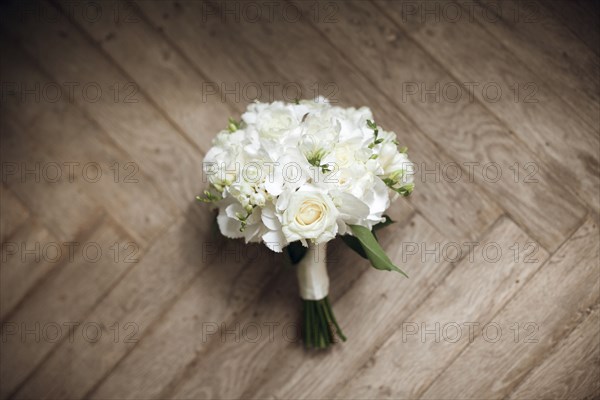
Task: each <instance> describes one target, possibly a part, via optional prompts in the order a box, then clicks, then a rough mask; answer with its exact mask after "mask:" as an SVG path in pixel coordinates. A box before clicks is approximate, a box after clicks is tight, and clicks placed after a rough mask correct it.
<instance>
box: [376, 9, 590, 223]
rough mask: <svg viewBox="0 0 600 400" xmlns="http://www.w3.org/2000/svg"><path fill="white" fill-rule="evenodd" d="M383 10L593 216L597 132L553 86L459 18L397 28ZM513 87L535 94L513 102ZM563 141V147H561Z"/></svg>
mask: <svg viewBox="0 0 600 400" xmlns="http://www.w3.org/2000/svg"><path fill="white" fill-rule="evenodd" d="M438 3H441V4H442V5H443V4H445V3H446V2H438ZM385 5H386V6H387V7H386V10H387V12H388V13H389V15H391V16H392V17H393V18H394V21H395V22H396V23H397V24H398V26H401V27H402V29H404V30H406V32H407V33H408V34H409V35H410V36H411V37H412V38H414V39H415V40H416V41H417V42H418V43H419V44H420V45H421V46H423V48H424V49H425V50H426V51H427V52H428V53H429V54H431V55H433V56H434V57H435V59H437V60H438V61H439V62H440V63H441V64H442V65H444V67H445V68H446V69H447V70H448V71H449V72H450V73H451V74H452V75H453V76H455V77H456V78H457V79H458V80H459V82H474V83H475V84H477V88H478V89H479V90H473V94H474V97H475V98H476V99H478V101H480V102H481V103H483V104H484V105H485V107H487V108H488V109H490V110H491V111H492V112H494V114H496V115H497V116H498V117H499V118H500V119H501V120H502V121H503V122H504V123H505V124H506V125H507V126H508V127H509V128H510V129H511V131H512V132H514V133H515V135H517V137H519V138H520V139H521V140H522V141H523V142H524V143H525V144H526V146H528V147H529V148H531V150H533V152H534V153H535V154H537V156H538V157H539V158H540V159H541V160H542V161H543V162H544V164H541V165H539V169H540V170H544V169H546V168H549V169H550V171H551V173H552V174H555V175H556V176H557V177H558V179H559V180H560V181H562V182H568V187H569V188H570V189H571V190H573V191H575V193H577V195H578V196H580V197H581V198H583V199H584V200H585V201H586V203H587V204H588V206H589V207H591V208H592V209H594V210H595V211H596V212H597V211H598V207H600V206H599V205H600V197H599V196H600V191H599V190H598V188H599V187H600V173H599V172H598V167H599V163H598V155H597V154H596V153H595V149H598V147H599V146H600V142H599V140H600V139H599V137H598V135H597V131H598V129H597V127H592V126H590V125H588V124H586V123H585V122H584V121H583V120H582V119H581V118H578V117H576V116H575V115H574V114H573V112H572V108H571V107H569V106H568V104H567V103H565V101H564V100H562V98H561V97H559V96H558V95H557V94H556V92H555V90H554V87H553V85H551V84H549V83H547V82H546V81H544V80H542V79H541V78H540V76H539V75H538V74H537V73H535V71H534V70H532V69H530V68H529V66H528V64H527V63H526V61H522V60H520V59H518V58H517V57H516V56H514V55H513V54H512V53H510V52H509V51H507V48H506V47H504V46H503V45H502V43H500V42H499V41H498V40H494V38H493V37H492V36H491V35H490V34H489V33H488V32H487V31H486V30H484V29H483V27H482V26H480V25H478V24H474V23H470V22H469V20H468V19H464V18H463V19H461V20H460V21H458V22H455V21H451V20H448V19H440V20H439V21H435V20H429V21H428V20H425V21H424V22H421V21H422V20H418V21H413V22H412V23H406V22H404V23H403V17H402V16H401V11H402V10H401V7H400V3H385ZM486 85H487V86H486ZM515 85H516V86H515ZM526 85H529V86H526ZM490 87H494V88H495V89H489V88H490ZM514 87H520V88H521V89H523V90H535V91H536V93H535V95H534V96H533V97H531V98H521V97H520V95H519V96H518V97H515V96H514V95H513V94H514V92H513V91H512V90H511V88H514ZM484 88H486V89H484ZM528 88H529V89H528ZM488 89H489V91H488ZM528 93H529V92H528ZM567 110H568V111H567ZM508 116H510V117H508ZM566 141H568V142H569V143H570V145H569V146H564V143H565V142H566Z"/></svg>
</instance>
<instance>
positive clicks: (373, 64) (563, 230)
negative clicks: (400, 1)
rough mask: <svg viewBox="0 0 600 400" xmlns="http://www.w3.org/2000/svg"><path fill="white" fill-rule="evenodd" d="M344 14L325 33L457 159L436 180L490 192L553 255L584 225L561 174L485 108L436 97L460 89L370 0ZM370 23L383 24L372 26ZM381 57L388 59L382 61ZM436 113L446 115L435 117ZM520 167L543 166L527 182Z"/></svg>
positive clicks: (344, 9) (354, 4)
mask: <svg viewBox="0 0 600 400" xmlns="http://www.w3.org/2000/svg"><path fill="white" fill-rule="evenodd" d="M304 4H306V3H304ZM337 16H338V19H339V21H338V23H336V24H319V29H321V31H322V33H323V36H324V37H326V38H327V40H330V41H332V42H333V43H334V44H336V45H337V47H338V48H340V49H342V51H343V53H344V55H345V56H346V57H347V58H346V60H347V61H348V62H351V63H354V64H356V65H357V66H358V67H359V68H360V69H361V70H362V71H367V75H368V76H369V77H370V78H371V79H372V80H379V81H380V82H381V90H382V91H383V92H385V93H388V94H389V96H390V98H393V99H395V101H396V102H397V105H398V108H399V109H400V110H404V109H405V110H406V111H404V113H405V114H406V115H407V116H409V117H410V118H412V119H413V120H414V121H415V123H416V124H418V125H419V126H421V127H423V128H424V130H425V132H427V133H429V135H430V136H431V137H432V138H435V140H436V142H437V143H439V144H441V145H442V146H443V147H444V149H446V151H448V152H449V154H450V155H451V156H452V157H453V159H454V160H456V161H455V162H454V163H452V164H449V163H441V166H439V170H440V172H441V173H440V174H439V176H437V177H436V179H437V180H436V183H437V181H439V180H446V181H449V182H452V181H458V182H460V181H463V182H467V183H471V185H472V186H477V185H479V186H481V187H483V188H485V189H486V190H487V191H488V192H489V193H490V197H491V198H493V199H494V200H496V201H497V202H499V203H500V204H501V205H502V207H503V208H504V209H505V210H507V211H508V212H509V213H510V214H511V216H513V218H515V220H516V221H518V222H519V224H520V225H522V226H524V227H525V228H526V229H527V231H528V232H530V235H531V236H532V237H533V238H534V239H536V240H539V241H540V242H541V243H542V245H543V246H544V247H546V248H548V249H551V250H555V249H556V248H557V247H558V245H559V244H560V243H561V242H562V240H563V238H564V235H566V234H569V233H571V232H572V231H573V229H574V228H576V227H577V226H579V224H580V223H581V221H582V219H583V217H584V216H585V208H584V207H583V205H581V204H579V203H578V200H577V198H576V197H575V196H571V198H570V200H569V201H567V204H569V205H571V206H572V208H570V209H569V210H567V209H565V203H564V202H563V201H562V199H561V200H559V199H557V198H556V196H555V195H554V194H553V188H554V187H556V186H558V185H560V182H559V181H557V180H556V178H555V176H556V172H554V171H552V170H549V169H547V168H545V167H543V166H541V165H542V163H541V161H540V158H538V157H536V156H535V155H534V154H532V153H531V152H529V151H527V149H526V148H525V147H524V146H522V144H521V143H520V142H519V141H518V140H517V138H515V137H514V135H512V134H511V132H510V131H509V130H508V129H507V128H506V127H505V126H504V125H503V124H502V122H501V121H499V120H498V119H497V118H496V117H495V116H494V115H492V114H490V113H489V112H487V110H486V109H485V107H484V106H482V105H481V104H480V103H478V102H474V101H472V100H471V99H470V97H469V96H467V95H466V94H465V95H461V96H460V97H459V98H458V99H457V100H456V101H448V99H446V98H445V97H443V96H442V93H444V92H443V89H440V92H439V93H436V90H435V89H434V88H435V87H439V88H448V87H452V85H456V83H455V80H454V79H453V78H452V77H451V76H450V75H449V74H448V73H447V72H446V71H444V70H443V69H442V67H441V66H440V65H439V64H437V63H436V61H435V60H434V59H432V58H431V57H429V55H428V54H426V53H425V52H424V51H423V50H422V48H420V47H419V46H418V45H417V44H416V43H415V42H414V41H413V40H411V39H410V38H409V37H407V35H406V34H404V33H403V32H402V31H401V30H399V29H398V28H397V27H396V26H395V25H394V24H392V23H391V22H390V21H389V20H387V19H386V18H385V16H384V15H382V13H381V12H380V11H379V10H377V9H376V8H375V7H373V6H372V5H370V4H369V3H366V2H346V3H343V5H341V7H340V9H339V12H338V14H337ZM371 19H377V20H378V21H380V23H378V24H377V25H373V24H370V23H369V20H371ZM349 35H352V36H350V38H351V39H352V40H353V41H356V42H359V43H360V42H364V43H365V45H367V44H368V43H372V45H371V46H365V47H366V48H367V49H368V50H367V51H364V52H361V53H358V54H357V53H356V51H355V50H354V48H353V47H347V46H344V45H343V44H344V43H345V42H346V41H347V40H348V39H349ZM382 59H385V60H387V61H386V62H385V63H382V62H380V60H382ZM390 65H393V68H390V67H389V66H390ZM415 87H417V88H418V89H417V92H416V95H411V94H409V93H413V92H412V88H415ZM426 88H429V89H430V90H431V89H433V90H432V91H433V92H434V96H435V97H434V98H431V96H430V97H429V98H427V97H425V98H424V97H423V93H424V92H425V90H427V89H426ZM438 95H439V96H438ZM448 96H451V95H448ZM432 113H435V114H436V115H441V116H445V118H431V115H432ZM419 161H420V160H419ZM428 161H429V160H428ZM439 164H440V162H439V160H436V164H433V165H432V162H431V161H429V162H426V163H425V164H424V165H423V166H422V168H421V177H423V175H424V174H425V169H426V170H433V171H435V170H436V166H437V165H439ZM490 165H495V166H496V167H497V168H498V170H499V171H501V172H500V173H501V174H502V176H500V177H499V178H496V177H495V175H492V174H489V173H488V172H489V171H491V169H487V168H489V167H486V166H490ZM515 165H518V166H519V168H521V167H520V166H523V167H525V166H526V165H529V166H533V165H535V166H539V168H538V170H537V171H536V172H535V173H534V174H533V175H534V177H531V179H527V178H524V177H523V176H517V175H515V174H513V173H512V172H513V171H512V170H511V168H512V169H515ZM496 167H494V168H496ZM458 168H460V171H458ZM511 175H512V176H511ZM426 177H427V176H426ZM436 186H437V185H436ZM473 189H474V188H473ZM540 203H543V204H544V205H545V207H544V209H541V208H540V207H539V204H540ZM551 209H552V210H554V211H550V210H551ZM557 214H560V215H561V218H560V219H557V218H556V215H557Z"/></svg>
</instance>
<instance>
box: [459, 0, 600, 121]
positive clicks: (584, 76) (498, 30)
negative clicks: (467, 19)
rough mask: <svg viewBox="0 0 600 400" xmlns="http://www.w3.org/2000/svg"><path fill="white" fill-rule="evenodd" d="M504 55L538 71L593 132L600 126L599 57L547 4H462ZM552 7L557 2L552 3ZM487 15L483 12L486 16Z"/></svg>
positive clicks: (488, 0) (488, 1) (487, 1)
mask: <svg viewBox="0 0 600 400" xmlns="http://www.w3.org/2000/svg"><path fill="white" fill-rule="evenodd" d="M459 2H460V3H461V4H462V5H463V6H464V7H465V9H464V12H467V13H468V12H469V10H473V11H472V14H473V17H474V19H475V20H477V21H478V22H479V23H480V24H481V25H482V26H483V27H484V28H485V29H486V30H487V31H489V32H490V33H492V35H493V36H494V38H496V39H497V40H499V41H500V42H501V43H502V44H503V45H504V47H505V48H506V51H508V52H511V53H513V54H514V55H515V56H517V57H518V58H519V59H520V60H521V61H522V62H523V63H524V64H525V65H527V66H529V68H531V69H532V70H534V71H535V72H536V73H537V74H538V75H539V77H540V78H541V79H543V80H544V81H545V82H546V83H547V84H548V85H549V86H550V87H552V89H553V90H554V91H555V93H556V94H558V95H559V96H560V98H561V99H563V100H564V101H565V102H567V103H569V104H570V105H571V106H572V109H573V110H574V111H575V112H576V113H577V115H578V116H579V117H580V118H582V119H583V120H584V121H586V122H587V123H588V125H590V126H591V127H592V128H595V129H598V127H599V125H600V113H599V112H598V108H599V107H600V95H599V94H598V93H600V82H599V72H600V64H599V62H600V58H598V55H597V54H596V53H594V52H593V51H592V50H590V48H589V47H587V46H586V45H585V44H584V43H583V42H582V41H581V40H580V39H579V38H577V37H576V36H575V35H574V34H573V33H572V32H571V31H570V30H569V29H568V28H567V27H566V26H565V25H563V24H562V23H561V22H559V21H558V20H557V19H556V18H554V16H553V15H552V13H551V12H550V11H548V10H547V9H546V8H544V3H545V2H533V1H532V2H527V3H524V2H519V1H515V0H510V1H502V2H498V0H484V1H482V2H481V5H479V4H477V5H475V6H474V7H473V3H469V2H468V1H464V0H459ZM551 3H553V2H551ZM484 10H485V11H484Z"/></svg>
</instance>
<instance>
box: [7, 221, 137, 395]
mask: <svg viewBox="0 0 600 400" xmlns="http://www.w3.org/2000/svg"><path fill="white" fill-rule="evenodd" d="M90 229H91V231H92V232H87V233H83V234H82V236H80V237H79V238H78V239H77V242H78V243H80V245H79V246H77V245H75V244H74V243H72V245H71V247H70V248H71V249H72V250H73V251H72V253H70V251H69V248H66V247H65V248H63V250H64V251H65V253H66V255H65V256H64V257H63V258H62V263H61V265H59V266H58V265H57V266H55V268H54V271H53V272H52V273H51V274H49V275H48V277H47V279H45V280H44V282H43V284H41V285H39V286H38V287H37V288H36V290H35V291H32V293H31V294H30V295H28V297H27V299H26V300H25V301H24V302H23V303H22V304H21V305H20V306H19V308H18V309H17V310H16V312H15V313H13V314H11V316H10V317H9V319H8V320H6V321H3V334H4V337H3V340H5V341H4V342H3V344H2V353H1V354H0V362H1V366H2V368H1V369H0V376H1V378H2V386H1V387H0V392H1V394H2V397H3V398H7V397H8V395H10V394H11V393H13V391H14V390H15V389H18V388H19V387H20V385H22V384H23V383H24V382H25V380H26V379H27V377H28V376H29V374H30V373H31V372H33V371H34V370H35V369H36V367H37V366H38V365H40V363H42V362H43V361H44V359H45V358H46V357H47V356H48V355H49V354H52V351H53V349H54V348H55V347H56V346H58V345H59V344H58V343H59V342H63V343H64V342H68V341H69V340H71V339H69V338H70V337H71V338H72V340H73V343H79V344H80V345H83V346H88V347H93V346H95V345H98V344H99V343H100V342H94V341H93V340H86V336H82V334H81V333H82V332H83V335H87V334H89V336H87V338H88V339H89V338H92V339H93V338H95V336H96V335H97V334H99V333H97V332H96V328H97V327H100V326H101V329H102V333H103V334H104V338H103V339H102V340H103V341H106V342H108V343H110V344H111V345H114V343H113V342H112V338H109V337H110V334H109V331H108V329H109V327H110V326H111V325H112V324H113V322H114V320H113V319H112V318H111V317H110V315H106V316H104V318H94V319H86V315H87V313H88V312H89V310H90V309H91V308H92V307H93V306H94V304H95V303H96V302H97V301H98V299H100V298H102V296H103V295H104V294H105V293H106V292H107V291H108V290H110V288H111V287H112V285H113V284H114V283H115V282H118V281H119V279H120V277H121V276H122V275H124V274H125V273H127V272H128V271H129V270H130V269H131V268H132V265H134V264H131V263H127V262H125V261H126V259H125V257H120V256H119V257H117V258H116V259H115V255H116V254H117V253H115V252H111V247H112V246H114V245H115V243H118V245H119V246H125V245H126V244H127V243H129V242H131V239H129V238H128V237H127V236H126V235H125V234H124V233H123V232H122V231H121V229H118V228H116V227H115V226H114V224H112V223H107V222H104V223H100V224H99V225H97V226H92V227H90ZM121 255H123V256H124V255H125V254H124V253H121ZM115 261H116V262H115ZM71 323H80V324H82V326H86V327H87V328H86V329H85V330H83V331H82V330H78V331H77V330H75V331H73V325H70V324H71ZM96 324H99V325H96ZM92 325H93V326H92ZM89 326H92V327H89ZM82 329H84V328H82ZM71 332H75V333H77V332H79V335H77V336H75V334H74V335H73V336H71V335H70V333H71ZM102 333H100V334H102Z"/></svg>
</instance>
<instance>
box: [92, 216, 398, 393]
mask: <svg viewBox="0 0 600 400" xmlns="http://www.w3.org/2000/svg"><path fill="white" fill-rule="evenodd" d="M402 225H403V221H399V222H398V227H401V226H402ZM387 236H389V235H387ZM384 237H385V234H384ZM329 247H330V248H329V251H328V255H329V257H328V259H329V260H330V273H331V276H332V277H333V276H335V279H332V281H331V292H332V296H333V298H336V297H337V296H339V294H340V293H343V292H345V291H346V290H347V289H348V287H350V286H351V285H352V283H353V282H354V281H355V280H356V279H358V277H359V276H360V275H361V274H362V273H363V272H364V271H365V269H366V268H368V267H367V266H365V265H364V264H365V263H364V262H358V264H359V265H360V268H356V267H354V265H355V264H357V261H358V259H359V258H358V256H356V255H355V254H354V253H353V252H352V251H350V250H349V249H348V248H347V247H346V246H345V245H344V244H343V243H342V242H341V241H340V240H336V241H334V242H332V243H331V244H330V246H329ZM264 253H265V251H261V252H260V253H259V254H260V256H259V258H261V259H264V260H266V261H267V262H268V263H266V265H264V266H263V265H260V263H257V259H256V257H250V260H249V264H246V265H244V266H243V268H244V270H245V271H247V272H246V274H247V275H246V274H244V275H242V277H241V278H240V277H236V276H235V275H236V274H237V271H231V270H230V269H229V268H223V265H219V266H218V268H217V267H214V268H212V269H211V270H209V271H207V273H205V274H202V275H200V276H199V277H198V282H197V283H195V284H193V285H192V286H191V287H190V289H188V291H187V292H186V293H185V294H183V295H182V297H181V299H180V300H179V301H178V302H177V304H175V305H174V306H173V308H172V309H171V310H170V311H169V313H168V315H167V316H165V318H164V319H163V320H161V321H160V323H159V324H158V326H156V328H155V329H153V330H152V332H151V333H150V334H149V335H148V336H147V337H146V338H145V340H144V341H143V343H141V344H140V346H138V347H137V348H135V349H134V350H133V351H132V353H131V354H130V355H129V356H128V357H127V358H126V359H125V360H124V361H123V362H122V363H120V364H119V365H118V367H117V368H116V369H115V370H114V371H112V373H111V374H110V376H109V377H108V378H107V379H106V380H105V381H104V382H102V384H101V385H100V386H99V387H98V388H97V390H95V391H94V392H93V393H92V394H91V397H93V398H99V399H100V398H112V397H129V396H132V397H144V398H157V397H165V396H166V394H165V393H166V392H167V391H169V390H172V389H173V388H175V387H177V386H178V384H179V382H180V381H183V380H184V379H185V377H186V376H188V375H189V374H190V373H195V371H197V370H198V368H199V365H198V363H204V362H205V361H204V360H207V359H214V357H215V354H212V353H215V352H216V353H217V354H219V355H220V354H222V353H221V351H222V350H221V349H220V347H222V346H225V345H224V344H222V343H220V339H221V335H223V331H222V330H221V327H222V324H225V328H226V329H230V330H231V329H234V327H235V324H236V323H238V324H240V332H238V336H241V332H242V331H243V328H241V326H242V325H241V324H242V323H245V322H247V320H251V321H253V322H254V323H256V324H257V326H258V327H259V328H260V332H261V340H267V336H268V334H269V332H268V329H269V327H268V326H265V325H264V324H265V323H267V322H273V321H275V319H273V318H271V316H272V315H274V314H271V313H270V311H269V310H268V308H266V309H265V310H262V307H277V305H276V304H281V307H282V308H284V309H285V310H286V313H287V314H286V316H285V318H286V319H292V320H293V319H294V317H295V316H296V315H297V313H298V308H297V307H298V306H299V305H298V301H297V300H295V298H296V297H297V294H296V293H297V289H296V282H295V274H294V272H293V270H292V269H290V268H284V269H283V270H282V269H281V268H278V266H280V265H281V263H282V259H281V257H274V256H273V253H270V254H269V253H266V254H264ZM223 254H226V253H223ZM250 254H256V253H255V252H254V251H250ZM256 264H259V265H260V266H259V265H256ZM350 266H352V268H349V267H350ZM265 267H267V268H266V270H265ZM215 269H217V270H222V269H225V272H222V273H225V274H227V278H224V277H221V280H222V281H223V283H222V284H223V285H225V286H224V287H222V288H221V285H222V284H219V283H215V282H214V279H212V275H213V274H215V273H217V272H216V271H215ZM274 272H277V274H278V276H277V277H276V278H274V280H273V279H271V280H269V281H268V282H267V279H266V277H267V276H269V275H270V274H273V273H274ZM240 279H241V280H248V281H249V282H248V283H251V284H252V285H248V284H244V285H243V289H244V290H242V291H241V293H240V294H239V295H238V294H237V293H238V292H239V291H240V288H237V286H238V285H239V280H240ZM261 281H262V282H261ZM232 282H233V284H232ZM236 282H237V283H236ZM205 285H209V286H214V287H215V289H214V290H219V291H220V290H222V291H223V293H222V294H216V295H215V296H209V297H210V298H211V299H214V302H213V301H211V302H209V303H206V301H204V300H203V299H205V298H206V296H207V294H206V293H207V291H208V292H211V293H212V290H208V289H202V288H203V287H204V286H205ZM247 286H248V287H247ZM259 290H261V291H262V296H264V297H265V298H266V299H261V300H260V302H259V306H257V305H256V302H257V300H255V297H256V294H257V291H259ZM225 294H227V296H225ZM238 296H239V297H241V298H238ZM227 297H231V298H232V299H233V300H228V298H227ZM274 297H277V298H278V299H279V301H278V302H277V303H270V302H269V301H267V299H273V298H274ZM203 304H206V305H205V306H203ZM206 307H208V308H206ZM292 307H296V308H292ZM192 310H193V311H192ZM256 312H258V313H259V314H260V315H263V314H264V316H260V317H259V316H257V315H256ZM192 314H193V315H194V317H193V318H192V317H190V315H192ZM280 322H281V321H280ZM243 326H245V327H247V326H248V325H243ZM214 329H218V330H219V331H218V332H215V331H214ZM277 329H278V330H277V334H278V335H280V334H281V326H279V328H277ZM273 332H274V333H275V331H273ZM255 333H256V332H255V331H252V333H251V334H252V335H254V334H255ZM167 337H168V338H169V339H168V340H165V338H167ZM190 338H193V339H190ZM295 344H296V345H297V346H298V343H295ZM150 359H161V360H164V361H165V362H164V363H153V362H151V361H150ZM166 360H169V361H168V362H166Z"/></svg>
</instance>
